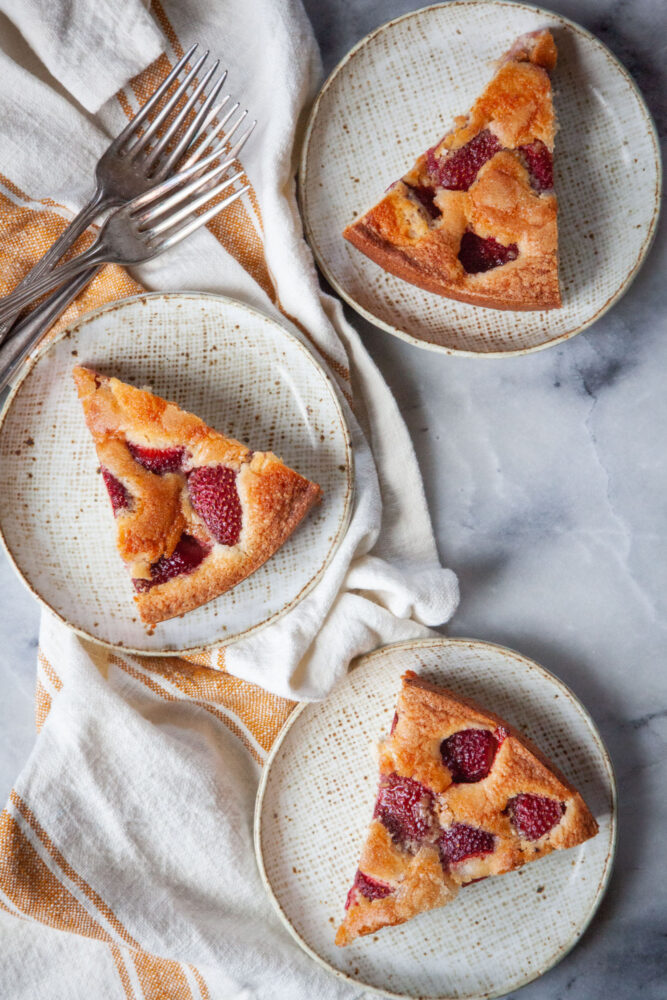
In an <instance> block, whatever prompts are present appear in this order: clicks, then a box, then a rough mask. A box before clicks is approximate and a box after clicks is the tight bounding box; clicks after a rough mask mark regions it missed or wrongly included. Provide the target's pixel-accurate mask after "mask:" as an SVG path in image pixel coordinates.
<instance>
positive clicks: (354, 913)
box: [336, 670, 598, 945]
mask: <svg viewBox="0 0 667 1000" xmlns="http://www.w3.org/2000/svg"><path fill="white" fill-rule="evenodd" d="M379 763H380V784H379V789H378V794H377V799H376V802H375V810H374V812H373V819H372V820H371V824H370V828H369V830H368V835H367V837H366V842H365V844H364V847H363V849H362V852H361V858H360V861H359V867H358V869H357V873H356V875H355V878H354V882H353V885H352V888H351V889H350V892H349V893H348V897H347V903H346V912H345V919H344V920H343V923H342V924H341V926H340V927H339V929H338V933H337V935H336V944H338V945H346V944H349V943H350V942H351V941H353V940H354V939H355V938H357V937H360V936H361V935H363V934H371V933H373V932H375V931H377V930H379V929H380V928H381V927H387V926H390V925H392V924H401V923H403V922H404V921H406V920H409V919H410V918H411V917H414V916H417V914H419V913H423V912H424V911H425V910H431V909H433V908H434V907H437V906H443V905H444V904H445V903H448V902H450V901H451V900H452V899H453V898H454V897H455V896H456V894H457V892H458V890H459V888H460V887H461V886H463V885H466V884H468V883H469V882H476V881H477V880H479V879H483V878H486V877H487V875H500V874H502V873H503V872H509V871H513V869H515V868H519V867H520V866H521V865H524V864H526V862H528V861H536V860H537V859H538V858H541V857H544V855H545V854H549V853H550V852H551V851H556V850H562V849H564V848H567V847H574V846H575V845H576V844H581V843H582V842H583V841H584V840H587V839H588V838H589V837H593V836H594V835H595V834H596V833H597V829H598V826H597V823H596V821H595V819H594V818H593V816H592V815H591V813H590V811H589V810H588V808H587V806H586V804H585V803H584V800H583V799H582V798H581V796H580V795H579V793H578V792H577V791H576V790H575V789H574V788H573V787H572V785H570V784H569V782H568V781H567V780H566V779H565V778H564V777H563V775H561V774H560V773H559V772H558V771H557V770H556V768H555V767H554V766H553V765H552V764H550V763H549V761H547V760H546V758H545V757H543V756H542V754H541V753H540V751H539V750H538V749H537V748H536V747H534V746H533V745H532V744H531V743H530V742H529V741H528V740H526V739H525V738H524V737H523V736H521V734H520V733H518V732H516V731H515V730H514V729H513V728H512V727H511V726H509V725H508V724H507V723H506V722H503V720H502V719H500V718H499V717H498V716H496V715H493V714H492V713H490V712H487V711H485V710H483V709H481V708H479V707H478V706H477V705H475V704H473V703H472V702H470V701H467V700H465V699H463V698H459V697H458V696H457V695H454V694H452V692H451V691H447V690H446V689H444V688H440V687H436V686H435V685H434V684H431V683H429V682H428V681H426V680H423V679H422V678H421V677H419V676H418V675H417V674H415V673H414V672H413V671H411V670H408V671H407V672H406V673H405V675H404V676H403V686H402V689H401V692H400V694H399V697H398V703H397V706H396V714H395V716H394V721H393V724H392V729H391V733H390V735H389V736H388V737H387V738H386V739H385V740H383V741H382V742H381V743H380V746H379Z"/></svg>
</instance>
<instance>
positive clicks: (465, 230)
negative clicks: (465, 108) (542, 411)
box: [343, 30, 561, 309]
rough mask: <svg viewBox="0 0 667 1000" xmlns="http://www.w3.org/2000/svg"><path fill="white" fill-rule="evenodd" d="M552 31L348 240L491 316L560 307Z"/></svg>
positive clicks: (532, 39) (511, 57)
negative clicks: (503, 311) (487, 309)
mask: <svg viewBox="0 0 667 1000" xmlns="http://www.w3.org/2000/svg"><path fill="white" fill-rule="evenodd" d="M555 65H556V46H555V44H554V40H553V38H552V36H551V33H550V32H549V31H546V30H544V31H536V32H531V33H530V34H528V35H523V36H522V37H521V38H519V39H518V40H517V41H516V42H515V44H514V45H513V46H512V48H511V49H510V51H509V52H508V53H506V55H505V56H503V58H502V59H501V60H500V65H499V67H498V70H497V72H496V75H495V76H494V78H493V79H492V80H491V82H490V83H489V84H488V86H487V87H486V89H485V90H484V91H483V93H482V94H481V96H480V97H479V98H478V100H477V101H476V102H475V104H474V105H473V107H472V108H471V110H470V112H469V113H468V114H467V115H465V116H461V117H459V118H457V119H456V120H455V122H454V127H453V128H452V130H451V131H450V132H448V133H447V135H445V136H444V138H442V139H441V140H440V141H439V142H437V143H436V144H435V145H434V146H433V147H432V148H431V149H429V150H428V151H427V152H426V153H424V154H423V155H422V156H420V157H419V159H418V160H417V162H416V163H415V165H414V166H413V167H412V169H411V170H409V171H408V173H406V174H405V175H404V176H403V177H402V178H401V180H400V181H397V182H396V183H395V184H393V185H392V186H391V188H390V189H389V190H388V191H387V193H386V194H385V195H384V197H383V198H382V200H381V201H379V202H378V204H377V205H375V206H374V207H373V208H371V209H370V211H368V212H366V213H364V214H363V215H361V216H360V217H359V218H358V219H356V220H355V221H354V222H353V223H351V225H349V226H347V228H346V229H345V230H344V232H343V236H344V237H345V238H346V239H347V240H349V241H350V243H352V244H354V246H356V247H357V248H358V249H359V250H361V251H362V252H363V253H364V254H366V256H367V257H370V258H371V260H374V261H375V262H376V263H377V264H379V265H380V266H381V267H383V268H384V269H385V270H386V271H391V272H392V274H396V275H397V276H398V277H399V278H403V279H404V280H405V281H409V282H411V283H412V284H414V285H419V287H420V288H425V289H426V290H427V291H430V292H436V293H437V294H439V295H445V296H447V297H449V298H452V299H459V300H460V301H462V302H470V303H472V304H473V305H479V306H487V307H490V308H492V309H552V308H555V307H559V306H560V304H561V299H560V291H559V286H558V255H557V248H558V229H557V222H556V209H557V202H556V195H555V193H554V190H553V149H554V134H555V117H554V110H553V103H552V91H551V83H550V80H549V71H550V70H552V69H553V68H554V66H555Z"/></svg>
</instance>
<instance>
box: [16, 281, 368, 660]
mask: <svg viewBox="0 0 667 1000" xmlns="http://www.w3.org/2000/svg"><path fill="white" fill-rule="evenodd" d="M76 363H80V364H86V365H90V366H91V367H93V368H97V369H99V370H100V371H102V372H104V373H105V374H109V375H116V376H117V377H118V378H121V379H123V380H125V381H127V382H131V383H133V384H134V385H138V386H144V385H150V386H151V388H152V389H153V390H154V391H155V392H156V393H158V395H160V396H163V397H166V398H167V399H170V400H174V401H175V402H176V403H178V404H179V405H180V406H182V407H183V408H185V409H187V410H190V411H192V412H193V413H196V414H197V415H198V416H200V417H202V418H203V419H204V420H205V421H206V422H207V423H209V424H211V426H213V427H215V428H216V429H218V430H220V431H222V432H223V433H225V434H229V435H231V436H232V437H236V438H238V439H239V440H241V441H244V442H245V443H247V444H248V445H250V446H251V447H252V448H254V449H255V450H257V451H260V450H262V451H263V450H272V451H275V452H276V454H278V455H280V456H281V458H283V459H284V460H285V462H287V464H288V465H290V466H292V467H293V468H294V469H296V470H297V471H298V472H300V473H301V474H302V475H304V476H307V477H308V478H309V479H312V480H314V481H315V482H317V483H319V484H320V486H321V487H322V489H323V490H324V499H323V501H322V503H321V504H320V505H319V507H316V508H314V509H313V510H312V511H311V512H310V513H309V514H308V516H307V517H306V518H305V519H304V521H303V522H302V524H301V525H299V527H298V528H297V530H296V531H295V532H294V534H293V535H292V536H291V537H290V538H289V539H288V540H287V542H286V543H285V544H284V545H283V546H282V548H281V549H279V551H278V552H277V553H276V554H275V555H274V556H273V557H272V558H271V559H270V560H269V561H268V562H266V563H265V564H264V565H263V566H261V567H260V569H258V570H257V571H256V572H255V573H253V574H252V576H249V577H248V578H247V579H246V580H244V581H243V582H242V583H240V584H239V585H238V586H237V587H234V589H233V590H230V591H228V592H227V593H226V594H223V595H222V596H221V597H219V598H217V599H216V600H214V601H211V602H210V603H209V604H205V605H204V606H203V607H201V608H197V609H196V610H195V611H191V612H189V613H188V614H187V615H184V616H183V617H182V618H176V619H173V620H171V621H168V622H162V623H161V624H160V625H157V626H156V628H155V631H154V633H153V634H152V635H151V634H148V632H147V630H146V628H145V626H143V625H142V623H141V621H140V619H139V617H138V615H137V612H136V609H135V606H134V602H133V600H132V594H133V590H132V584H131V582H130V578H129V576H128V574H127V573H126V571H125V567H124V566H123V564H122V562H121V560H120V558H119V556H118V553H117V552H116V547H115V529H114V523H113V515H112V512H111V505H110V504H109V500H108V497H107V495H106V490H105V488H104V484H103V482H102V478H101V476H99V475H97V474H96V472H97V469H98V462H97V458H96V455H95V448H94V446H93V442H92V439H91V437H90V434H89V433H88V430H87V428H86V425H85V423H84V420H83V413H82V410H81V406H80V404H79V401H78V398H77V395H76V391H75V388H74V384H73V381H72V377H71V370H72V367H73V366H74V364H76ZM0 467H1V468H2V488H1V489H0V533H1V535H2V540H3V541H4V544H5V547H6V549H7V552H8V553H9V557H10V559H11V560H12V562H13V563H14V566H15V568H16V569H17V570H18V573H19V575H20V576H21V577H22V578H23V580H24V582H25V583H26V584H27V586H28V587H29V588H30V590H31V591H32V592H33V594H35V596H36V597H38V598H39V599H40V600H41V601H43V603H44V604H46V605H47V606H48V607H49V608H50V609H51V610H52V611H53V612H54V613H55V614H56V615H57V616H58V617H59V618H60V619H61V620H62V621H64V622H65V623H66V624H68V625H70V626H71V627H72V628H74V629H76V630H77V631H78V632H81V633H82V634H84V635H87V636H89V637H90V638H93V639H96V640H98V641H100V642H103V643H105V644H108V645H111V646H122V647H124V648H127V649H131V650H134V651H135V652H139V653H151V654H155V653H178V652H193V651H196V650H201V649H205V648H208V647H211V646H218V645H225V644H227V643H229V642H233V641H234V640H236V639H238V638H239V637H240V636H244V635H248V634H249V633H251V632H252V631H254V630H256V629H258V628H260V627H262V626H264V625H268V624H269V622H272V621H275V620H276V618H278V617H280V616H281V615H283V614H285V612H286V611H289V610H290V608H293V607H294V606H295V605H296V604H297V603H298V602H299V601H300V600H301V599H302V598H303V597H304V596H305V595H306V594H307V593H308V591H309V590H310V589H311V587H313V586H314V584H315V583H316V582H317V580H318V579H319V578H320V576H321V574H322V573H323V571H324V569H325V567H326V566H327V564H328V563H329V560H330V559H331V557H332V555H333V553H334V551H335V550H336V548H337V546H338V544H339V542H340V540H341V538H342V537H343V535H344V533H345V530H346V528H347V524H348V520H349V516H350V507H351V500H352V477H353V465H352V456H351V451H350V440H349V435H348V431H347V427H346V425H345V421H344V418H343V414H342V412H341V408H340V405H339V402H338V398H337V395H336V391H335V389H334V388H333V385H332V383H331V382H330V380H329V378H328V377H327V375H326V374H325V372H324V371H323V369H322V368H321V367H320V366H319V364H318V363H317V361H316V360H315V358H314V356H313V354H312V353H311V351H310V350H308V349H307V348H306V347H304V346H303V344H302V343H301V342H300V341H299V340H297V339H296V337H294V336H292V334H290V333H288V332H287V331H286V330H284V329H283V327H281V326H280V325H279V324H277V323H275V322H274V321H273V320H270V319H269V318H268V317H266V316H264V315H263V314H261V313H259V312H257V311H255V310H254V309H251V308H249V307H248V306H246V305H243V304H242V303H239V302H234V301H232V300H231V299H226V298H223V297H221V296H217V295H201V294H195V293H191V294H188V293H174V294H167V295H143V296H140V297H138V298H133V299H127V300H125V301H123V302H119V303H115V304H113V305H110V306H106V307H104V308H102V309H99V310H97V311H96V312H93V313H89V314H88V315H87V316H85V317H84V318H83V319H82V320H80V321H79V322H78V323H77V324H76V325H75V326H72V327H70V329H69V330H67V331H65V332H64V333H63V334H61V335H60V336H59V337H58V338H57V339H56V340H55V341H54V342H53V343H52V344H50V345H49V346H48V347H47V348H46V350H45V351H44V352H43V353H41V354H40V355H39V356H38V358H37V360H36V362H35V363H34V364H33V365H32V366H31V367H30V369H29V370H28V372H27V374H26V375H25V376H24V377H23V379H22V381H21V382H20V383H19V384H18V385H17V387H16V388H15V389H14V392H13V393H12V395H11V396H10V398H9V399H8V401H7V404H6V406H5V410H4V413H3V416H2V419H1V423H0Z"/></svg>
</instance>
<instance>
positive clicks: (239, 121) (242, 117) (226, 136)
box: [225, 108, 248, 142]
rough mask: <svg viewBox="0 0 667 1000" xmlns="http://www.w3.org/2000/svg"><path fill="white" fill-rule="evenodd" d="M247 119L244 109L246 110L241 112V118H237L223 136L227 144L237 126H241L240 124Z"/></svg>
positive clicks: (246, 112)
mask: <svg viewBox="0 0 667 1000" xmlns="http://www.w3.org/2000/svg"><path fill="white" fill-rule="evenodd" d="M247 117H248V109H247V108H246V110H245V111H244V112H243V114H242V115H241V117H240V118H237V120H236V121H235V122H234V124H233V125H232V127H231V128H230V130H229V132H227V134H226V135H225V139H226V140H227V142H229V140H230V139H231V137H232V136H233V135H234V133H235V132H236V130H237V128H238V127H239V125H240V124H241V122H243V121H245V119H246V118H247Z"/></svg>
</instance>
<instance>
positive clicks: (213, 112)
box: [193, 94, 238, 141]
mask: <svg viewBox="0 0 667 1000" xmlns="http://www.w3.org/2000/svg"><path fill="white" fill-rule="evenodd" d="M228 101H231V97H230V95H229V94H225V96H224V97H223V99H222V100H221V101H220V103H219V104H216V105H215V107H214V108H211V110H210V111H209V113H208V114H207V115H206V118H205V119H204V121H203V122H202V123H201V128H200V129H199V132H200V134H201V135H204V133H205V132H206V130H207V128H208V127H209V125H210V124H211V122H212V121H213V119H214V118H217V117H218V115H219V114H220V112H221V111H222V109H223V108H224V106H225V104H227V102H228ZM236 107H238V102H237V104H236ZM225 117H226V118H227V117H228V116H227V115H226V116H225ZM217 130H218V126H217V125H216V131H217ZM208 138H209V137H208V136H207V139H208ZM193 141H194V140H193Z"/></svg>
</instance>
